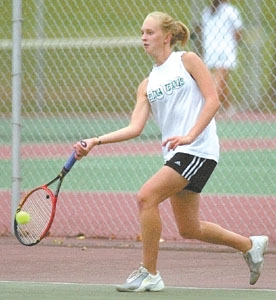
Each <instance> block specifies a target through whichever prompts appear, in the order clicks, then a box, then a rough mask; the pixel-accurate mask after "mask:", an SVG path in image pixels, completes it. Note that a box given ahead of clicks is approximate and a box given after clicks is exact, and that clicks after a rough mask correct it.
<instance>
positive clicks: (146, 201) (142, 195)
mask: <svg viewBox="0 0 276 300" xmlns="http://www.w3.org/2000/svg"><path fill="white" fill-rule="evenodd" d="M137 203H138V207H139V210H143V209H149V208H151V207H153V206H155V205H156V204H155V203H156V202H155V197H154V195H152V194H151V193H150V192H149V191H147V190H145V189H141V190H140V191H139V192H138V194H137Z"/></svg>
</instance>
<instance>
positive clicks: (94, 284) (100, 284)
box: [0, 280, 276, 292]
mask: <svg viewBox="0 0 276 300" xmlns="http://www.w3.org/2000/svg"><path fill="white" fill-rule="evenodd" d="M1 283H16V284H45V285H72V286H74V285H75V286H109V287H115V286H116V285H118V284H115V283H114V284H112V283H109V284H103V283H78V282H34V281H12V280H1V281H0V284H1ZM166 288H168V289H183V290H215V291H216V290H219V291H257V292H276V290H273V289H255V288H248V289H245V288H201V287H192V286H189V287H184V286H179V287H178V286H166V287H165V289H166Z"/></svg>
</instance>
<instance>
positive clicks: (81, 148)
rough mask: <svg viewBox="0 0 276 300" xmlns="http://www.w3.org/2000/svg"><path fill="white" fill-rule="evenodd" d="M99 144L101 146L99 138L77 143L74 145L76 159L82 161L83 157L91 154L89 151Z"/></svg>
mask: <svg viewBox="0 0 276 300" xmlns="http://www.w3.org/2000/svg"><path fill="white" fill-rule="evenodd" d="M98 144H99V138H98V137H94V138H90V139H85V140H81V141H79V142H77V143H76V144H75V145H74V149H75V151H76V159H77V160H80V159H82V158H83V156H86V155H87V154H88V153H89V151H90V150H91V149H92V148H93V147H95V146H96V145H98Z"/></svg>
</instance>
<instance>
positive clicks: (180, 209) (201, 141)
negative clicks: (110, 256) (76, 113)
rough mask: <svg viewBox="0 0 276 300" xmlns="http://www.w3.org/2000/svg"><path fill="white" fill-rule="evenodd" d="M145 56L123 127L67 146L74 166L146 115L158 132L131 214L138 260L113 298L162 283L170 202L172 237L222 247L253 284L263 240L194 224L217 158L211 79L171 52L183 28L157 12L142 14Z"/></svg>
mask: <svg viewBox="0 0 276 300" xmlns="http://www.w3.org/2000/svg"><path fill="white" fill-rule="evenodd" d="M141 33H142V43H143V46H144V49H145V52H146V53H147V54H149V55H150V56H151V57H152V58H153V60H154V62H155V64H154V66H153V69H152V71H151V73H150V74H149V77H147V78H145V79H144V80H143V81H142V82H141V83H140V85H139V87H138V91H137V102H136V105H135V108H134V110H133V113H132V117H131V120H130V123H129V125H128V126H126V127H124V128H122V129H119V130H117V131H113V132H110V133H108V134H105V135H102V136H100V137H93V138H90V139H86V140H84V141H85V142H86V143H87V147H86V148H84V147H83V146H82V145H81V144H80V143H79V142H78V143H76V144H75V146H74V147H75V150H76V153H77V156H78V159H81V158H82V157H83V156H85V155H87V153H88V152H89V151H90V150H91V149H92V148H93V147H94V146H96V145H100V144H107V143H115V142H121V141H125V140H129V139H131V138H135V137H137V136H139V135H140V134H141V132H142V130H143V128H144V126H145V124H146V121H147V119H148V117H149V114H150V111H152V113H153V116H154V118H155V120H156V122H157V124H158V125H159V128H160V130H161V132H162V148H163V156H164V161H165V163H164V166H162V167H161V169H160V170H159V171H158V172H157V173H156V174H155V175H153V176H152V178H150V179H149V180H148V181H147V182H146V183H145V184H144V185H143V186H142V188H141V189H140V191H139V193H138V196H137V200H138V207H139V215H140V223H141V234H142V243H143V261H142V264H141V266H140V267H139V268H138V270H136V271H134V272H133V273H132V274H131V275H130V276H129V277H128V279H127V280H126V282H125V283H124V284H122V285H118V286H117V290H118V291H130V292H136V291H160V290H162V289H164V282H163V280H162V278H161V276H160V273H159V272H158V271H157V257H158V249H159V240H160V236H161V229H162V224H161V219H160V215H159V207H158V206H159V204H160V203H161V202H162V201H164V200H166V199H168V198H170V203H171V206H172V210H173V213H174V217H175V221H176V224H177V227H178V230H179V233H180V235H181V236H182V237H183V238H186V239H197V240H200V241H203V242H208V243H213V244H220V245H227V246H229V247H232V248H235V249H237V250H238V251H241V252H242V253H243V254H244V258H245V259H246V261H247V264H248V266H249V269H250V274H251V275H250V283H251V284H255V283H256V281H257V280H258V278H259V276H260V272H261V269H262V266H263V259H264V252H265V250H266V247H267V244H268V237H266V236H252V237H250V238H248V237H245V236H241V235H239V234H236V233H233V232H231V231H228V230H226V229H223V228H222V227H221V226H219V225H216V224H213V223H209V222H205V221H201V220H200V219H199V205H200V193H201V191H202V189H203V187H204V185H205V184H206V182H207V180H208V179H209V177H210V176H211V174H212V172H213V170H214V168H215V167H216V165H217V162H218V159H219V141H218V137H217V133H216V124H215V120H214V116H215V113H216V112H217V110H218V108H219V107H220V102H219V100H218V95H217V92H216V88H215V85H214V82H213V80H212V77H211V75H210V73H209V71H208V69H207V67H206V66H205V65H204V63H203V62H202V61H201V59H200V58H199V57H198V56H197V55H196V54H195V53H192V52H184V51H177V52H175V51H174V50H173V48H174V46H175V45H176V43H177V42H180V43H181V45H182V46H184V45H185V44H186V42H187V40H188V38H189V30H188V29H187V27H186V26H185V25H184V24H183V23H181V22H179V21H175V20H174V19H172V18H171V17H170V16H169V15H167V14H165V13H162V12H153V13H151V14H149V15H148V16H147V17H146V19H145V20H144V23H143V25H142V29H141Z"/></svg>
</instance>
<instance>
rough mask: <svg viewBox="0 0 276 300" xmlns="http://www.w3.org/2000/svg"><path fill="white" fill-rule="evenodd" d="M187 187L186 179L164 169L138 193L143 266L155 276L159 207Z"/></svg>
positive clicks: (160, 228)
mask: <svg viewBox="0 0 276 300" xmlns="http://www.w3.org/2000/svg"><path fill="white" fill-rule="evenodd" d="M186 185H187V181H186V179H184V178H183V177H182V176H181V175H179V174H178V173H177V172H176V171H174V170H173V169H172V168H170V167H167V166H164V167H162V168H161V169H160V170H159V171H158V172H157V173H156V174H155V175H154V176H153V177H152V178H150V179H149V180H148V181H147V182H146V183H145V184H144V185H143V186H142V188H141V190H140V191H139V193H138V205H139V214H140V223H141V235H142V243H143V266H144V267H145V268H147V270H148V271H149V272H150V273H152V274H155V273H156V264H157V257H158V250H159V240H160V236H161V230H162V224H161V219H160V215H159V208H158V205H159V203H161V202H162V201H164V200H165V199H167V198H169V197H170V196H171V195H173V194H175V193H177V192H179V191H180V190H182V189H183V188H184V187H185V186H186Z"/></svg>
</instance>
